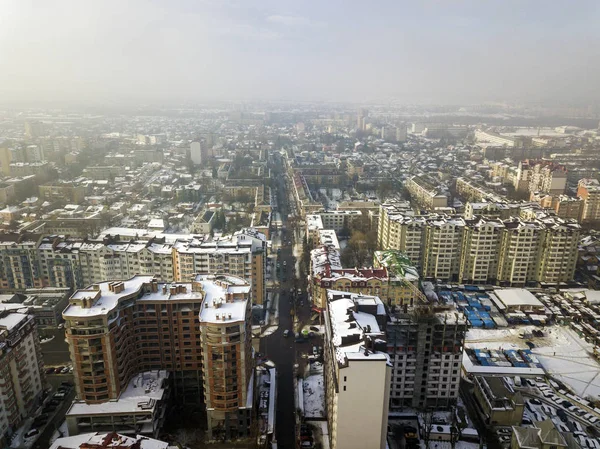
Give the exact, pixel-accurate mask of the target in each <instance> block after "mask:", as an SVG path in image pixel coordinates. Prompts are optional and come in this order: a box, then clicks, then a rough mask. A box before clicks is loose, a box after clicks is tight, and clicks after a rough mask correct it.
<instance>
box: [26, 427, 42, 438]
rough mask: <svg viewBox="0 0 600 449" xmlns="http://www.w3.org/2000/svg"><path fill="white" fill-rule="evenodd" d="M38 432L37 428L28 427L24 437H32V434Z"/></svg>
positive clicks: (34, 434)
mask: <svg viewBox="0 0 600 449" xmlns="http://www.w3.org/2000/svg"><path fill="white" fill-rule="evenodd" d="M39 433H40V431H39V430H37V429H30V430H29V431H28V432H27V433H26V434H25V439H28V438H33V437H34V436H36V435H38V434H39Z"/></svg>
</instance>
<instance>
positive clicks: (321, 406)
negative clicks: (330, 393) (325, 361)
mask: <svg viewBox="0 0 600 449" xmlns="http://www.w3.org/2000/svg"><path fill="white" fill-rule="evenodd" d="M309 373H310V374H309V375H308V376H305V377H304V379H303V381H302V388H303V394H304V417H305V418H325V382H324V379H323V366H322V365H321V364H320V363H313V364H312V365H310V368H309Z"/></svg>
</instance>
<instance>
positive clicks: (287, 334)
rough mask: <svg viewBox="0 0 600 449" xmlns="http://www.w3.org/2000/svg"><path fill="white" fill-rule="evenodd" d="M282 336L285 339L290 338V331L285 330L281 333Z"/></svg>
mask: <svg viewBox="0 0 600 449" xmlns="http://www.w3.org/2000/svg"><path fill="white" fill-rule="evenodd" d="M283 336H284V337H285V338H287V337H289V336H290V330H289V329H286V330H284V331H283Z"/></svg>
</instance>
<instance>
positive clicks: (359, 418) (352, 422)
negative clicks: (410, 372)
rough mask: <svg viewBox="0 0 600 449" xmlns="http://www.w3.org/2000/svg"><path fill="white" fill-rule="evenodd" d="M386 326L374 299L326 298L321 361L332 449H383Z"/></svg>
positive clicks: (344, 295)
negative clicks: (323, 346)
mask: <svg viewBox="0 0 600 449" xmlns="http://www.w3.org/2000/svg"><path fill="white" fill-rule="evenodd" d="M386 320H387V316H386V313H385V307H384V305H383V303H382V302H381V300H380V299H379V298H378V297H377V296H366V295H360V294H357V293H348V292H342V291H335V290H330V291H329V292H328V294H327V307H326V309H325V312H324V322H325V338H324V345H325V348H324V353H323V354H324V355H323V358H324V377H325V401H326V410H327V421H328V424H329V441H330V445H331V448H332V449H341V448H343V449H353V448H356V449H363V448H373V449H375V448H381V449H383V448H385V447H386V435H387V422H388V401H389V391H390V375H391V366H390V363H389V360H388V356H387V355H386V354H385V350H386V346H385V330H384V329H385V323H386ZM357 423H360V425H357Z"/></svg>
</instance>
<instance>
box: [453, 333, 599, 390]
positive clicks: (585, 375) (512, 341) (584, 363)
mask: <svg viewBox="0 0 600 449" xmlns="http://www.w3.org/2000/svg"><path fill="white" fill-rule="evenodd" d="M533 329H536V327H534V326H523V327H518V328H512V329H510V328H506V329H493V330H485V329H470V330H469V332H468V333H467V337H466V342H465V343H466V346H467V347H469V348H476V349H500V348H502V349H528V346H527V345H526V343H525V342H526V341H531V342H533V343H534V344H535V346H536V347H535V348H533V349H532V350H531V352H532V353H533V354H535V355H536V357H537V358H538V359H539V361H540V363H542V365H543V366H544V370H545V371H546V372H547V373H548V374H549V375H551V376H553V377H555V378H557V379H558V380H560V381H562V382H564V383H565V384H566V385H568V386H569V387H571V389H572V390H573V391H574V392H575V393H576V394H577V395H579V396H581V397H583V398H585V397H587V396H592V397H595V398H598V397H600V364H599V363H598V362H597V361H596V360H595V359H594V357H593V350H594V347H593V345H591V344H590V343H587V342H586V341H585V340H583V339H582V338H581V337H579V336H578V335H577V334H576V333H575V332H574V331H573V330H572V329H570V328H568V327H565V326H548V327H545V328H544V329H543V330H544V334H545V335H544V337H540V338H537V337H534V338H529V339H522V338H520V337H519V334H522V333H523V332H531V331H532V330H533Z"/></svg>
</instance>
